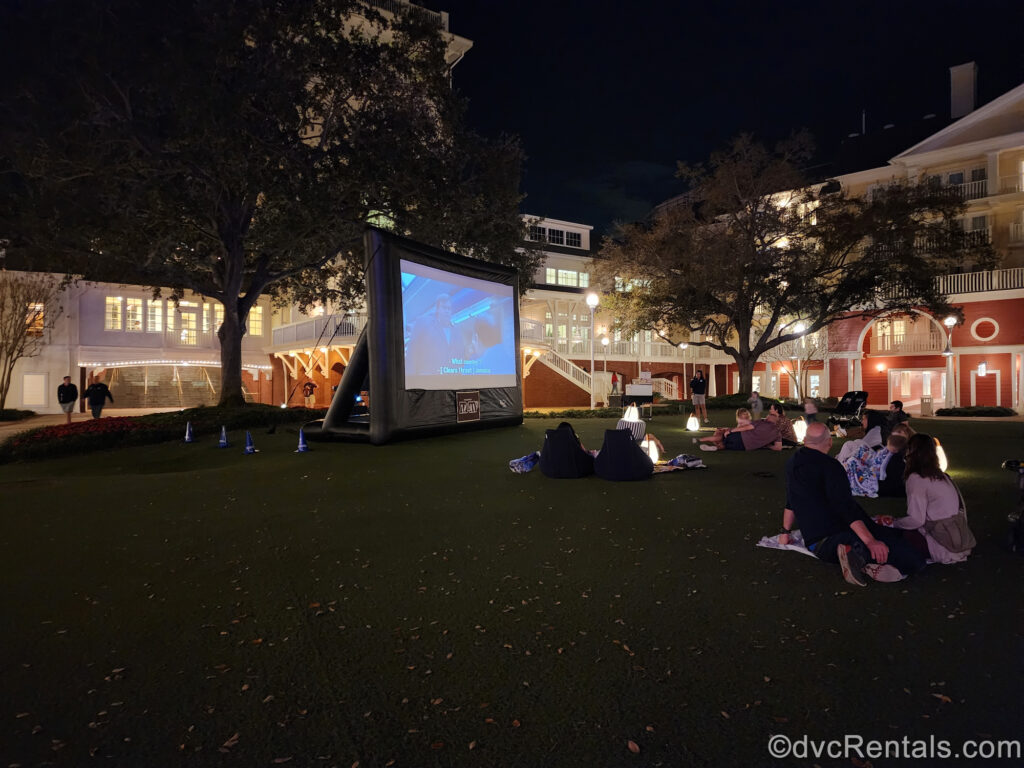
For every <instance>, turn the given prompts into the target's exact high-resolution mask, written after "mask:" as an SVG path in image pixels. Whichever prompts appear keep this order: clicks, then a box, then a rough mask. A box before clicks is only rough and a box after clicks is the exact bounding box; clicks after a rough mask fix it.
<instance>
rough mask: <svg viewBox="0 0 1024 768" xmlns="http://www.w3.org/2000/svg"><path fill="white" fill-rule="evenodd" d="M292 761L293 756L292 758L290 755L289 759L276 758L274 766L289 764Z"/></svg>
mask: <svg viewBox="0 0 1024 768" xmlns="http://www.w3.org/2000/svg"><path fill="white" fill-rule="evenodd" d="M291 759H292V758H291V756H290V755H289V756H288V757H275V758H274V764H275V765H280V764H281V763H287V762H289V761H290V760H291Z"/></svg>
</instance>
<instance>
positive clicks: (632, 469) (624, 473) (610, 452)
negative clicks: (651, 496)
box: [594, 429, 654, 480]
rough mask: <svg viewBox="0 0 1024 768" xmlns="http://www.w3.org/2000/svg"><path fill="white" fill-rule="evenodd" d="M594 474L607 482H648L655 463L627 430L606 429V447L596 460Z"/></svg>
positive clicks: (602, 448)
mask: <svg viewBox="0 0 1024 768" xmlns="http://www.w3.org/2000/svg"><path fill="white" fill-rule="evenodd" d="M594 472H595V474H597V476H598V477H603V478H604V479H605V480H646V479H647V478H649V477H650V476H651V475H653V474H654V462H652V461H651V459H650V457H649V456H648V455H647V454H646V453H644V452H643V450H642V449H641V448H640V446H639V445H637V444H636V442H635V441H634V440H633V435H631V434H630V433H629V431H628V430H625V429H606V430H605V432H604V445H602V446H601V452H600V453H598V454H597V458H596V459H594Z"/></svg>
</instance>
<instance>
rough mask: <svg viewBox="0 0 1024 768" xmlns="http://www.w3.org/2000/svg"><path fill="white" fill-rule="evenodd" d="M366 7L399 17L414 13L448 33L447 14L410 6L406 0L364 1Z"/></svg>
mask: <svg viewBox="0 0 1024 768" xmlns="http://www.w3.org/2000/svg"><path fill="white" fill-rule="evenodd" d="M365 2H366V3H367V5H372V6H374V7H375V8H380V9H381V10H382V11H387V12H388V13H390V14H393V15H395V16H399V15H401V14H403V13H415V14H417V15H420V16H422V17H423V18H425V19H429V20H430V21H432V22H434V23H436V24H437V26H439V27H440V28H441V29H443V30H444V31H445V32H447V31H448V19H447V14H442V13H438V12H437V11H431V10H429V9H427V8H423V7H421V6H418V5H412V4H411V3H409V2H407V0H365Z"/></svg>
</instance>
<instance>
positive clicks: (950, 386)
mask: <svg viewBox="0 0 1024 768" xmlns="http://www.w3.org/2000/svg"><path fill="white" fill-rule="evenodd" d="M945 407H946V408H955V407H956V379H954V378H953V356H952V355H950V356H949V357H947V358H946V404H945Z"/></svg>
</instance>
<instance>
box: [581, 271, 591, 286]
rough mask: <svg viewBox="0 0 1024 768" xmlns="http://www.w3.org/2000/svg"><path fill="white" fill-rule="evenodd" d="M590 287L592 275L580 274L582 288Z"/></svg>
mask: <svg viewBox="0 0 1024 768" xmlns="http://www.w3.org/2000/svg"><path fill="white" fill-rule="evenodd" d="M589 287H590V275H588V274H587V273H586V272H580V288H589Z"/></svg>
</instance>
